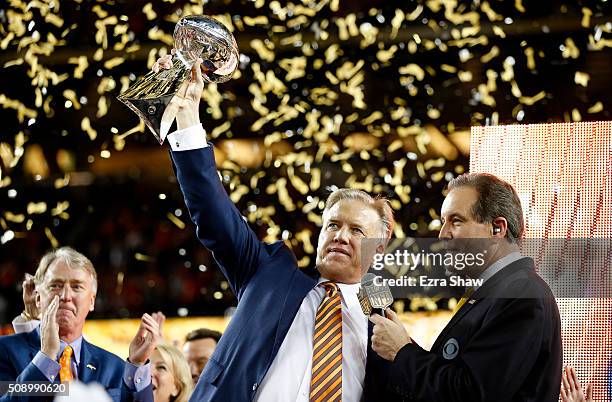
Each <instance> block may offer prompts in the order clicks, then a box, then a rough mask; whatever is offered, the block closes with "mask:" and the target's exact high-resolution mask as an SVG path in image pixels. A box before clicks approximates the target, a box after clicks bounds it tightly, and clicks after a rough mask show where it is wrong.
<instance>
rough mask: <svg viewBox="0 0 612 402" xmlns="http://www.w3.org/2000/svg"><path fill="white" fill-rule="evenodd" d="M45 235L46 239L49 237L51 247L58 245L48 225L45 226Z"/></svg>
mask: <svg viewBox="0 0 612 402" xmlns="http://www.w3.org/2000/svg"><path fill="white" fill-rule="evenodd" d="M45 235H46V236H47V239H49V242H50V243H51V247H52V248H58V247H59V242H58V241H57V239H56V238H55V236H54V235H53V232H51V229H49V228H48V227H46V228H45Z"/></svg>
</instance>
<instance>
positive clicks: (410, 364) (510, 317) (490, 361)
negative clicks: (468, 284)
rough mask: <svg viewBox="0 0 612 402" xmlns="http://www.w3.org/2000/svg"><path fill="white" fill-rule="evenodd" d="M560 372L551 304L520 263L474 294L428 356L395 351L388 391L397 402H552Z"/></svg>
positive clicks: (530, 269)
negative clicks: (393, 395) (399, 401)
mask: <svg viewBox="0 0 612 402" xmlns="http://www.w3.org/2000/svg"><path fill="white" fill-rule="evenodd" d="M562 365H563V354H562V347H561V324H560V318H559V309H558V307H557V303H556V301H555V299H554V297H553V295H552V292H551V291H550V289H549V287H548V285H547V284H546V283H545V282H544V280H542V278H540V276H538V275H537V274H536V272H535V269H534V264H533V260H532V259H530V258H521V259H519V260H517V261H515V262H513V263H512V264H510V265H508V266H507V267H505V268H503V269H502V270H501V271H499V272H497V273H496V274H495V275H493V276H492V277H491V278H489V280H487V281H486V282H485V283H484V284H483V286H482V287H480V288H479V289H478V290H477V291H476V292H474V294H473V295H472V297H471V298H470V300H469V301H468V302H467V303H466V304H464V305H463V307H462V308H461V309H460V310H459V311H458V312H457V313H456V314H455V315H454V316H453V317H452V319H451V320H450V322H449V323H448V325H447V326H446V327H445V328H444V329H443V330H442V332H441V333H440V335H439V336H438V338H437V339H436V341H435V343H434V345H433V347H432V349H431V352H428V351H425V350H423V349H422V348H420V347H419V346H418V345H415V344H409V345H406V346H405V347H404V348H402V349H401V350H400V351H399V353H398V354H397V356H396V358H395V361H394V362H393V364H392V365H391V369H390V371H389V373H390V378H389V388H390V390H391V391H392V392H394V393H395V397H394V398H393V399H394V400H402V401H427V402H438V401H439V402H442V401H443V402H459V401H461V402H464V401H465V402H468V401H469V402H478V401H483V402H484V401H486V402H506V401H507V402H518V401H522V402H528V401H529V402H557V401H558V400H559V391H560V385H561V370H562Z"/></svg>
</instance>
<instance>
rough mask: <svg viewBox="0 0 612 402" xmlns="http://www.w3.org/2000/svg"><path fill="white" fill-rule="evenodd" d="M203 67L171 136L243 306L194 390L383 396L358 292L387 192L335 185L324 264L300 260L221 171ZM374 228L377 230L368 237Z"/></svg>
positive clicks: (380, 230)
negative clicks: (249, 219) (236, 198)
mask: <svg viewBox="0 0 612 402" xmlns="http://www.w3.org/2000/svg"><path fill="white" fill-rule="evenodd" d="M170 63H171V56H169V57H165V58H162V59H160V60H159V61H158V62H157V64H156V66H155V67H154V69H158V68H160V67H162V68H168V67H169V65H170ZM200 68H201V67H200V62H198V63H196V65H195V66H194V68H193V69H192V76H191V80H190V81H189V82H188V83H187V84H186V85H185V86H184V87H183V88H182V89H181V91H180V93H179V94H178V95H177V97H176V100H175V101H176V102H178V103H179V112H178V114H177V116H176V118H177V127H178V130H177V131H176V132H174V133H172V134H170V135H169V136H168V139H169V142H170V145H171V148H172V152H171V157H172V161H173V164H174V168H175V171H176V175H177V178H178V181H179V184H180V186H181V190H182V192H183V195H184V197H185V203H186V205H187V207H188V209H189V213H190V215H191V219H192V220H193V222H194V223H195V225H196V226H197V230H196V232H197V236H198V238H199V239H200V241H201V242H202V243H203V244H204V245H205V246H206V247H207V248H208V249H210V250H211V251H212V252H213V254H214V257H215V260H216V261H217V263H218V264H219V267H220V268H221V270H222V271H223V273H224V274H225V276H226V278H227V279H228V281H229V283H230V286H231V288H232V290H233V291H234V293H235V294H236V296H237V298H238V307H237V309H236V312H235V314H234V317H233V318H232V321H231V322H230V324H229V326H228V328H227V330H226V331H225V333H224V334H223V336H222V337H221V340H220V342H219V344H218V346H217V348H216V350H215V352H214V353H213V355H212V357H211V358H210V360H209V362H208V364H207V365H206V367H205V369H204V371H203V372H202V375H201V377H200V380H199V381H198V383H197V385H196V389H195V391H194V393H193V395H192V398H191V400H192V401H223V402H228V401H241V402H242V401H252V400H255V401H265V402H273V401H279V402H281V401H282V402H286V401H301V402H306V401H332V400H333V401H339V400H343V401H349V402H351V401H353V402H356V401H360V400H362V398H363V399H366V400H370V401H373V400H384V397H383V396H382V394H381V392H382V390H383V388H384V387H383V386H382V385H381V383H380V382H379V381H383V379H384V375H382V374H384V364H385V363H384V360H383V359H381V358H380V357H379V356H377V355H376V354H375V353H373V352H372V350H371V348H370V345H369V334H370V327H369V326H368V319H367V317H366V316H365V315H364V314H363V312H362V311H361V308H360V306H359V302H358V299H357V297H356V294H357V292H358V289H359V284H360V281H361V277H362V275H363V274H364V273H365V272H366V271H367V269H368V267H369V265H370V263H371V261H372V258H373V255H374V253H376V252H378V253H380V252H382V251H383V250H384V247H385V245H386V242H387V240H388V238H389V236H390V234H391V229H392V225H393V215H392V211H391V208H390V206H389V204H388V202H387V201H386V200H385V199H374V198H372V197H371V196H370V195H368V194H367V193H365V192H363V191H358V190H349V189H341V190H337V191H335V192H334V193H332V194H331V195H330V197H329V199H328V200H327V203H326V206H325V210H324V212H323V227H322V230H321V233H320V235H319V242H318V247H317V259H316V267H317V271H318V272H316V273H314V275H309V274H308V273H306V272H304V271H302V270H300V269H299V268H298V266H297V261H296V258H295V255H294V254H293V252H292V251H291V250H290V249H289V248H288V247H287V246H286V245H285V244H284V243H283V242H276V243H274V244H266V243H263V242H261V241H260V240H259V239H258V238H257V236H256V235H255V233H254V232H253V231H252V230H251V229H250V228H249V226H248V224H247V223H246V222H245V220H244V218H243V217H242V216H241V215H240V212H239V211H238V210H237V209H236V207H235V206H234V204H233V203H232V201H231V200H230V198H229V197H228V195H227V193H226V192H225V190H224V188H223V185H222V184H221V182H220V181H219V176H218V174H217V169H216V166H215V159H214V154H213V149H212V146H210V145H209V144H207V143H206V134H205V132H204V130H203V128H202V126H201V124H200V122H199V100H200V96H201V94H202V89H203V80H202V72H201V70H200ZM366 238H375V239H377V240H375V241H373V242H362V241H363V240H364V239H366ZM362 243H363V247H362ZM366 243H367V244H368V246H366ZM338 295H340V296H339V297H338ZM328 303H329V304H328ZM333 303H337V304H333ZM330 306H333V307H330ZM331 317H334V318H333V319H332V318H331ZM340 317H341V320H340ZM325 320H328V321H325ZM340 321H341V323H340ZM340 324H341V325H340ZM330 328H334V330H333V331H329V332H325V330H327V329H330ZM338 352H340V353H338ZM313 354H314V356H313ZM313 361H314V362H316V364H313Z"/></svg>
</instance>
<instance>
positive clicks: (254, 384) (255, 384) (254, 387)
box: [253, 383, 259, 391]
mask: <svg viewBox="0 0 612 402" xmlns="http://www.w3.org/2000/svg"><path fill="white" fill-rule="evenodd" d="M257 385H259V384H257V383H253V391H255V390H257Z"/></svg>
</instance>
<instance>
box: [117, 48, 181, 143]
mask: <svg viewBox="0 0 612 402" xmlns="http://www.w3.org/2000/svg"><path fill="white" fill-rule="evenodd" d="M189 73H190V70H189V69H188V68H186V67H185V66H184V65H183V63H182V62H181V61H180V60H178V58H175V59H174V60H173V62H172V67H171V68H170V69H164V70H160V71H158V72H154V71H150V72H149V73H147V74H146V75H145V76H144V77H142V78H141V79H139V80H138V81H137V82H136V83H134V85H132V86H130V87H129V88H128V89H127V90H126V91H125V92H124V93H122V94H121V95H119V96H118V97H117V99H119V100H120V101H121V102H123V103H124V104H125V105H126V106H127V107H129V108H130V109H131V110H132V111H133V112H134V113H136V114H137V115H138V116H139V117H140V118H141V119H142V120H143V121H144V122H145V124H146V125H147V127H149V129H150V130H151V132H152V133H153V136H155V138H156V139H157V141H158V142H159V144H160V145H161V144H163V143H164V140H165V139H166V136H167V135H168V132H169V131H170V126H171V125H172V122H173V121H174V117H175V116H176V111H177V110H175V109H176V108H168V105H169V104H170V101H171V100H172V98H174V95H176V93H177V92H178V90H179V88H180V86H181V84H182V83H183V82H184V81H185V79H186V78H187V76H188V75H189Z"/></svg>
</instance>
